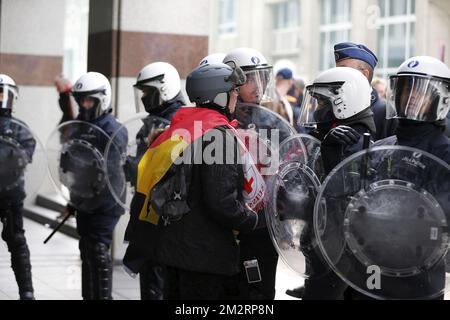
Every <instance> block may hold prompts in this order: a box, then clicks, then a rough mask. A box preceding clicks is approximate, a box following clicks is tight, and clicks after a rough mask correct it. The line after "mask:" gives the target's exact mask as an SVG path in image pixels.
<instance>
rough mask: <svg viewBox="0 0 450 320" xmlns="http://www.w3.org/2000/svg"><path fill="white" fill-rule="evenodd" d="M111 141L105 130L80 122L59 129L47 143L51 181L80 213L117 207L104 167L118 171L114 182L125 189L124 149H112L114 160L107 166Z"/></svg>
mask: <svg viewBox="0 0 450 320" xmlns="http://www.w3.org/2000/svg"><path fill="white" fill-rule="evenodd" d="M108 142H109V136H108V135H107V134H106V133H105V132H104V131H103V130H102V129H100V128H99V127H97V126H96V125H93V124H91V123H88V122H84V121H78V120H74V121H68V122H65V123H63V124H61V125H60V126H58V127H57V128H56V129H55V130H54V131H53V132H52V134H51V135H50V137H49V139H48V141H47V145H46V149H47V156H48V157H47V158H48V166H49V170H50V175H51V178H52V180H53V182H54V184H55V186H56V188H57V189H58V191H59V193H60V194H61V195H62V196H63V197H64V198H65V199H66V200H67V201H68V202H69V203H70V204H71V205H72V206H73V207H74V208H76V209H77V210H79V211H82V212H85V213H95V212H96V210H97V209H98V208H100V207H101V208H102V210H108V208H112V207H114V206H115V205H116V203H115V200H114V198H113V196H112V195H111V192H110V191H109V188H108V186H107V182H106V181H107V178H106V171H105V167H108V170H109V171H111V172H113V171H115V172H116V174H115V176H114V177H113V178H112V180H113V181H112V183H113V184H115V185H117V186H118V188H124V184H125V176H124V173H123V171H122V167H121V155H122V150H120V147H119V146H117V145H115V146H114V147H112V148H110V154H111V156H110V158H111V159H112V158H114V161H109V162H108V163H106V161H105V150H106V146H107V145H108ZM119 186H120V187H119ZM123 201H124V200H123Z"/></svg>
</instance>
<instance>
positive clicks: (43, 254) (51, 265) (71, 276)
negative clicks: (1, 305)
mask: <svg viewBox="0 0 450 320" xmlns="http://www.w3.org/2000/svg"><path fill="white" fill-rule="evenodd" d="M24 223H25V230H26V233H25V235H26V238H27V242H28V245H29V247H30V252H31V265H32V273H33V284H34V289H35V296H36V299H40V300H79V299H81V262H80V258H79V251H78V241H77V240H75V239H73V238H70V237H68V236H66V235H64V234H61V233H56V234H55V235H54V236H53V238H52V239H51V240H50V241H49V242H48V243H47V244H43V241H44V239H45V238H46V237H47V236H48V235H49V234H50V232H51V230H50V229H48V228H46V227H44V226H43V225H41V224H38V223H36V222H34V221H31V220H28V219H25V221H24ZM10 264H11V263H10V255H9V252H8V249H7V247H6V243H4V242H3V241H0V300H11V299H12V300H15V299H18V298H19V294H18V289H17V285H16V282H15V280H14V274H13V271H12V269H11V267H10ZM278 268H279V269H278V275H277V294H276V299H294V298H292V297H289V296H287V295H286V294H285V291H286V289H287V288H291V287H295V286H297V285H300V284H302V283H303V280H302V278H300V277H298V276H297V275H296V274H295V273H294V272H293V271H291V270H290V269H288V268H287V267H286V266H285V265H284V264H283V263H282V262H281V261H280V263H279V267H278ZM113 279H114V280H113V281H114V283H113V298H114V299H117V300H129V299H139V278H136V279H133V278H131V277H130V276H129V275H128V274H127V273H126V272H125V271H124V269H123V267H122V266H120V265H119V266H115V267H114V277H113ZM294 300H295V299H294Z"/></svg>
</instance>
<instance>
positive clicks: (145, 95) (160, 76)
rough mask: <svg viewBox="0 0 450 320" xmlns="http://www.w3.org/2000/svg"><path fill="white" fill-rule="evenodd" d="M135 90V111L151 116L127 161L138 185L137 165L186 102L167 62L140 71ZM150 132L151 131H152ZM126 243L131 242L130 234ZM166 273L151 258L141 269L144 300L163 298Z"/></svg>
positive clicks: (175, 72) (138, 135) (175, 76)
mask: <svg viewBox="0 0 450 320" xmlns="http://www.w3.org/2000/svg"><path fill="white" fill-rule="evenodd" d="M134 90H135V97H136V111H137V112H141V111H143V110H145V112H147V113H148V117H147V118H146V119H143V122H144V125H143V126H142V128H141V129H140V130H139V132H138V133H137V135H136V142H137V153H136V157H130V156H129V157H128V159H127V161H128V164H129V165H130V167H129V171H132V174H131V176H132V178H131V179H132V181H131V184H132V185H134V186H135V185H136V178H137V165H138V163H139V161H140V159H141V158H142V156H143V155H144V153H145V151H147V149H148V147H149V145H150V144H151V142H152V140H154V138H155V137H156V136H157V135H158V134H159V133H160V132H161V131H162V130H164V128H165V127H166V126H168V123H169V122H170V121H171V120H172V117H173V115H174V114H175V113H176V112H177V111H178V110H179V109H180V107H182V106H183V105H185V101H184V98H183V95H182V93H181V85H180V76H179V74H178V71H177V70H176V69H175V67H173V66H172V65H171V64H169V63H166V62H154V63H150V64H148V65H146V66H145V67H144V68H143V69H142V70H141V71H140V72H139V75H138V77H137V79H136V84H135V85H134ZM163 120H166V121H163ZM148 121H152V125H151V128H150V126H148V125H145V123H147V122H148ZM150 129H152V132H149V130H150ZM132 219H137V217H132ZM130 229H131V228H130ZM130 229H127V233H129V232H132V231H131V230H130ZM125 240H128V235H127V234H126V235H125ZM164 272H165V269H164V267H163V266H160V265H157V264H155V263H154V262H153V261H152V260H151V259H149V261H148V262H146V263H145V264H144V265H143V266H142V268H141V269H140V271H139V280H140V289H141V299H142V300H161V299H163V292H164Z"/></svg>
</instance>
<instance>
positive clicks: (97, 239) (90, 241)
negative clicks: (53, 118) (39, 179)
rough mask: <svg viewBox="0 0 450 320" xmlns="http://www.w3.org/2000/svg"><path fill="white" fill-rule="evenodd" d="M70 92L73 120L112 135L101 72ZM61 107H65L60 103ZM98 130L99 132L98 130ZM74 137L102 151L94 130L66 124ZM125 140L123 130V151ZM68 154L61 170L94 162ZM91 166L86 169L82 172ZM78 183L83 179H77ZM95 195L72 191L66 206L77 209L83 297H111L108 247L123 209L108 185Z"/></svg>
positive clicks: (113, 122)
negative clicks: (74, 110)
mask: <svg viewBox="0 0 450 320" xmlns="http://www.w3.org/2000/svg"><path fill="white" fill-rule="evenodd" d="M72 95H73V97H74V99H75V101H76V103H77V105H78V110H79V113H78V116H77V118H76V120H79V121H82V122H86V123H87V124H88V126H90V127H92V128H95V127H98V128H100V129H101V130H102V131H103V132H104V133H106V136H111V135H112V134H113V133H114V132H115V131H116V130H117V129H118V128H119V127H120V124H119V123H118V122H117V120H116V119H115V117H114V116H113V115H112V114H111V112H112V108H111V85H110V83H109V81H108V79H107V78H106V77H105V76H104V75H102V74H101V73H98V72H88V73H86V74H84V75H82V76H81V77H80V78H79V79H78V80H77V81H76V83H75V84H74V86H73V88H72ZM66 101H67V100H66ZM63 102H64V101H63V100H60V103H63ZM61 109H62V110H65V109H67V108H65V107H64V106H61ZM98 131H99V132H100V130H98ZM106 136H105V137H106ZM73 139H87V140H92V141H89V143H90V144H92V146H93V147H94V148H95V149H96V150H100V151H104V149H105V147H106V143H107V139H98V137H96V132H90V133H85V132H82V130H80V131H77V130H72V128H71V127H70V126H69V127H68V128H67V132H66V135H65V140H67V141H70V140H73ZM127 139H128V138H127V134H126V132H122V133H121V136H120V137H118V138H117V139H116V142H117V144H118V148H119V149H121V150H122V151H123V150H126V144H127ZM70 154H71V153H70V152H67V153H66V155H65V157H61V158H62V159H63V158H64V161H63V160H61V164H60V166H61V167H63V170H68V168H70V167H76V168H78V169H77V170H78V171H80V169H79V167H78V166H79V165H82V164H86V165H89V164H90V165H94V163H93V162H86V163H84V162H83V163H80V162H79V161H78V164H73V163H71V160H73V159H71V158H70ZM73 161H77V160H73ZM91 169H92V168H85V169H82V170H81V171H88V170H91ZM96 170H100V171H101V170H102V168H96ZM97 172H98V171H97ZM74 174H75V177H77V175H80V174H82V172H75V173H74ZM84 178H89V177H84ZM84 178H83V179H84ZM75 179H77V178H75ZM81 180H82V179H81ZM80 183H82V182H81V181H80ZM89 185H91V184H89ZM95 194H96V196H95V197H93V198H91V199H86V198H84V197H83V196H80V195H79V194H75V193H74V192H71V197H70V200H71V201H70V203H69V204H68V209H69V210H72V211H75V212H76V221H77V231H78V234H79V235H80V241H79V249H80V254H81V260H82V288H81V290H82V296H83V299H85V300H92V299H100V300H105V299H112V295H111V292H112V273H113V265H112V260H111V255H110V252H109V250H110V245H111V242H112V235H113V231H114V228H115V226H116V224H117V222H118V221H119V218H120V216H121V215H122V214H123V213H124V209H123V208H122V207H120V206H119V205H118V204H117V203H116V201H115V200H114V198H113V197H112V195H111V194H110V193H109V192H108V191H107V188H103V189H102V190H101V191H98V192H96V193H95Z"/></svg>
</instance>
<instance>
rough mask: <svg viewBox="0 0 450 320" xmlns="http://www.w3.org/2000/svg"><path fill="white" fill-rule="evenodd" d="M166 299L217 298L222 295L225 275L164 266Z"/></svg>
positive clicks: (225, 279) (220, 297)
mask: <svg viewBox="0 0 450 320" xmlns="http://www.w3.org/2000/svg"><path fill="white" fill-rule="evenodd" d="M166 270H167V273H166V282H165V290H164V296H165V299H167V300H218V299H222V298H223V296H224V285H225V283H226V281H227V279H228V277H227V276H224V275H219V274H212V273H203V272H194V271H188V270H183V269H179V268H174V267H166Z"/></svg>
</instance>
